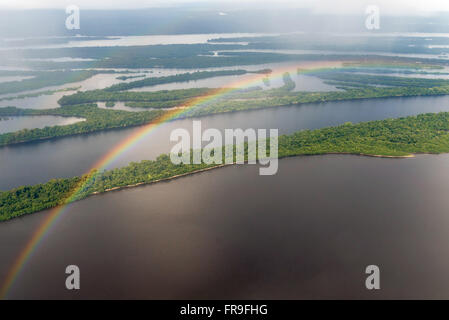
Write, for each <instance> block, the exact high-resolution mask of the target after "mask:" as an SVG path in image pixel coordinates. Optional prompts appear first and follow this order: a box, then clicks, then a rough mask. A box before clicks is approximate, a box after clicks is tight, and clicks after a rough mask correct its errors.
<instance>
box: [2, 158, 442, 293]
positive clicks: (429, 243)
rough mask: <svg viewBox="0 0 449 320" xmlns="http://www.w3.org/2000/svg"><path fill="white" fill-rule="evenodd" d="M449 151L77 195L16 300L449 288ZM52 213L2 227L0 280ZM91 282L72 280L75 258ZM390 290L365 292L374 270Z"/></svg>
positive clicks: (233, 171)
mask: <svg viewBox="0 0 449 320" xmlns="http://www.w3.org/2000/svg"><path fill="white" fill-rule="evenodd" d="M448 190H449V155H439V156H436V155H422V156H418V157H417V158H414V159H378V158H368V157H356V156H338V155H332V156H313V157H298V158H289V159H284V160H281V161H280V163H279V172H278V174H277V175H275V176H259V175H258V167H257V166H255V165H253V166H250V165H246V166H233V167H227V168H223V169H218V170H213V171H209V172H205V173H201V174H198V175H193V176H189V177H185V178H181V179H177V180H173V181H171V182H166V183H159V184H155V185H151V186H144V187H139V188H135V189H128V190H125V191H119V192H112V193H108V194H104V195H100V196H94V197H91V198H89V199H86V200H83V201H81V202H77V203H74V204H72V205H71V207H70V209H69V210H68V211H67V212H66V213H65V215H64V216H62V217H61V219H60V220H59V221H58V222H57V223H56V225H55V227H54V228H53V229H52V230H51V231H50V232H49V234H48V236H47V237H46V238H45V239H44V241H43V242H42V244H41V246H40V247H39V248H38V250H36V251H35V254H34V255H33V257H32V259H31V260H30V262H29V264H27V266H26V267H25V269H24V270H23V273H22V274H21V276H20V277H19V278H18V281H17V282H16V283H15V285H14V286H13V288H12V290H11V292H10V295H9V297H10V298H74V299H76V298H177V299H191V298H193V299H194V298H235V299H237V298H274V299H277V298H289V299H290V298H293V299H296V298H368V299H371V298H373V299H376V298H449V277H448V276H447V270H449V255H448V254H447V252H448V243H449V197H448V196H447V192H448ZM47 215H48V212H41V213H37V214H33V215H30V216H27V217H23V218H20V219H15V220H12V221H10V222H7V223H2V224H0V279H1V278H2V277H3V276H4V275H5V273H6V270H7V269H8V267H9V265H10V263H11V262H12V260H13V259H14V258H15V257H16V255H17V253H18V252H19V251H20V250H21V249H22V247H23V245H24V243H25V242H26V240H27V239H28V238H29V237H30V234H31V233H32V232H33V231H34V230H35V228H36V226H37V225H38V224H39V223H40V222H41V221H42V220H43V219H45V217H46V216H47ZM69 264H76V265H78V266H79V267H80V269H81V290H80V291H77V292H73V291H67V290H66V289H65V286H64V283H65V274H64V270H65V267H66V266H67V265H69ZM370 264H375V265H378V266H379V267H380V271H381V289H380V290H379V291H377V292H372V291H368V290H367V289H365V286H364V283H365V273H364V271H365V268H366V266H367V265H370Z"/></svg>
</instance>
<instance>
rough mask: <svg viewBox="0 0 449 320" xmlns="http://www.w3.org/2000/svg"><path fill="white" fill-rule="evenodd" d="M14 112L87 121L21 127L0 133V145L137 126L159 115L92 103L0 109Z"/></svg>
mask: <svg viewBox="0 0 449 320" xmlns="http://www.w3.org/2000/svg"><path fill="white" fill-rule="evenodd" d="M14 115H55V116H63V117H81V118H85V119H86V121H81V122H77V123H74V124H70V125H66V126H53V127H45V128H42V129H23V130H20V131H16V132H10V133H4V134H1V135H0V145H8V144H16V143H21V142H27V141H35V140H43V139H50V138H55V137H62V136H67V135H74V134H84V133H90V132H95V131H100V130H107V129H114V128H123V127H129V126H137V125H142V124H145V123H149V122H151V121H153V120H155V119H156V118H157V117H159V116H160V115H162V111H158V110H154V111H153V110H151V111H143V112H127V111H121V110H105V109H100V108H98V107H97V105H95V104H93V105H92V104H90V105H74V106H70V107H61V108H57V109H44V110H36V109H18V108H15V107H6V108H0V116H14Z"/></svg>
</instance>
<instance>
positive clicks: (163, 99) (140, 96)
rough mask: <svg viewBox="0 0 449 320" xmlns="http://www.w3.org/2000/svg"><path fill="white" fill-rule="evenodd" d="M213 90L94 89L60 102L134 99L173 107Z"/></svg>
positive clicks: (125, 100)
mask: <svg viewBox="0 0 449 320" xmlns="http://www.w3.org/2000/svg"><path fill="white" fill-rule="evenodd" d="M211 92H213V89H208V88H193V89H181V90H170V91H168V90H163V91H154V92H151V91H148V92H132V91H106V90H92V91H79V92H77V93H75V94H72V95H70V96H63V97H62V98H61V99H59V101H58V103H59V104H60V105H61V106H69V105H74V104H84V103H93V102H100V101H112V102H119V101H122V102H127V101H133V102H145V103H146V104H155V106H151V107H152V108H155V107H156V105H158V103H159V104H160V108H163V107H164V103H167V107H172V106H174V105H176V103H180V102H183V101H185V100H186V99H190V98H194V97H198V96H202V95H205V94H208V93H211Z"/></svg>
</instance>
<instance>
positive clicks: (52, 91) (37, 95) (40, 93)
mask: <svg viewBox="0 0 449 320" xmlns="http://www.w3.org/2000/svg"><path fill="white" fill-rule="evenodd" d="M79 88H81V87H73V88H64V89H58V90H46V91H39V92H35V93H27V94H20V95H17V96H14V97H5V98H0V101H4V100H7V101H9V100H15V99H25V98H34V97H39V96H44V95H48V96H50V95H52V94H55V93H57V92H67V91H75V90H78V89H79Z"/></svg>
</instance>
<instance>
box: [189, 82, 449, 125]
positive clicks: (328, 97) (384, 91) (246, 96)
mask: <svg viewBox="0 0 449 320" xmlns="http://www.w3.org/2000/svg"><path fill="white" fill-rule="evenodd" d="M344 89H345V90H342V91H329V92H289V93H285V94H280V93H279V90H278V89H269V90H259V91H252V92H248V93H243V94H240V96H239V97H238V98H237V96H236V99H229V100H219V101H214V102H212V103H207V104H203V105H201V108H193V109H192V110H190V111H189V113H188V116H191V117H195V116H203V115H208V114H215V113H222V112H233V111H241V110H250V109H259V108H268V107H277V106H285V105H294V104H303V103H314V102H329V101H342V100H354V99H374V98H386V97H411V96H434V95H447V94H449V86H445V87H434V88H422V87H393V88H391V87H385V88H384V87H370V86H367V87H361V88H357V89H355V88H350V87H345V88H344ZM233 98H234V97H233Z"/></svg>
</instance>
